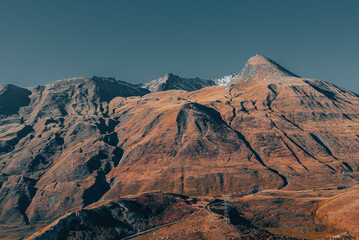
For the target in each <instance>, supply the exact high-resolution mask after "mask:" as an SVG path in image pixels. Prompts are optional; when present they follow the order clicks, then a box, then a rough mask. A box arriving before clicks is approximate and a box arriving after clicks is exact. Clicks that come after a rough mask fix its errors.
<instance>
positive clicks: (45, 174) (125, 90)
mask: <svg viewBox="0 0 359 240" xmlns="http://www.w3.org/2000/svg"><path fill="white" fill-rule="evenodd" d="M227 82H228V83H229V82H230V84H228V83H227ZM225 83H227V85H225ZM221 85H225V86H221ZM4 89H5V90H4ZM167 90H172V91H167ZM12 99H17V100H16V101H15V102H14V104H13V105H11V107H8V106H9V103H12V102H13V100H12ZM0 107H1V108H0V110H1V109H5V110H2V113H1V115H0V123H1V124H0V237H2V236H12V238H15V239H16V238H20V237H25V236H28V234H30V233H32V232H35V231H39V232H38V233H39V234H40V235H39V239H41V238H40V236H48V235H42V234H43V233H44V234H45V233H46V234H55V233H56V234H57V233H58V232H56V231H57V230H56V231H55V230H54V229H63V230H61V231H64V232H65V233H63V232H62V233H61V234H67V235H68V234H70V232H71V234H75V235H71V236H73V237H72V238H76V236H77V238H80V239H81V238H86V237H87V236H91V237H92V238H94V239H96V237H94V236H97V235H96V234H100V235H101V234H105V233H106V234H107V233H108V234H110V232H111V234H114V235H113V236H116V237H118V235H116V234H120V233H119V232H121V231H122V233H121V234H122V235H121V236H125V235H126V236H127V235H131V234H133V233H135V232H136V231H144V230H145V229H150V228H156V226H158V225H156V224H154V223H153V222H151V221H152V220H151V217H148V216H146V217H141V218H138V221H144V223H143V225H141V227H138V226H137V225H133V222H131V221H132V220H129V219H128V217H127V218H126V217H123V211H124V210H123V208H125V209H129V208H128V207H127V205H126V204H127V203H126V204H125V203H123V202H122V201H125V200H126V199H128V198H131V199H132V200H131V201H137V200H134V199H136V197H139V198H140V199H141V194H144V193H149V192H151V193H152V192H153V191H162V192H164V193H174V194H181V196H182V195H187V196H190V197H191V198H196V199H197V200H198V201H205V200H204V199H206V198H213V199H212V200H213V201H215V199H214V197H215V198H216V199H217V200H216V201H221V199H222V200H223V198H222V197H221V196H222V195H228V196H230V200H229V201H230V202H231V204H232V206H234V209H235V211H238V212H237V213H236V214H237V215H235V216H237V217H235V218H234V221H239V220H238V219H241V218H239V217H238V216H244V218H245V219H246V220H244V219H241V220H240V222H242V223H246V224H247V225H246V226H247V227H248V226H251V227H249V228H246V229H247V230H248V229H252V230H250V231H257V230H258V229H259V230H258V231H259V232H256V233H255V234H257V233H258V234H263V236H267V235H266V234H269V233H268V232H266V231H270V232H271V233H270V234H274V235H275V234H280V235H281V236H283V237H284V236H286V235H288V236H290V237H297V238H322V237H330V236H334V235H338V234H341V235H343V234H347V232H349V233H350V234H356V235H357V234H359V233H357V232H355V229H357V228H356V227H357V226H356V225H355V224H351V225H349V223H348V220H347V219H355V216H356V215H355V214H357V213H356V211H355V209H357V206H358V204H357V202H355V201H351V202H350V204H348V205H343V207H342V208H336V207H333V206H335V204H336V203H339V202H342V199H344V198H345V196H350V199H354V198H353V197H352V196H356V195H355V194H356V193H357V192H358V188H357V186H358V181H359V174H358V172H359V158H358V156H359V137H358V134H357V133H358V130H359V120H358V117H359V96H358V95H357V94H355V93H353V92H350V91H348V90H345V89H343V88H340V87H337V86H335V85H333V84H331V83H328V82H325V81H319V80H312V79H307V78H301V77H299V76H297V75H295V74H294V73H291V72H290V71H288V70H286V69H285V68H283V67H282V66H280V65H279V64H277V63H276V62H274V61H273V60H271V59H268V58H266V57H263V56H261V55H256V56H254V57H252V58H250V59H249V60H248V62H247V64H246V65H245V67H244V69H243V70H242V72H241V73H240V74H232V75H230V76H228V77H225V79H222V80H221V81H220V80H201V79H198V78H180V77H178V76H175V75H172V74H167V75H165V76H164V77H163V78H159V79H155V80H152V81H149V82H147V83H144V84H142V85H140V86H138V85H132V84H128V83H126V82H122V81H117V80H115V79H113V78H100V77H93V78H74V79H68V80H61V81H56V82H52V83H49V84H47V85H46V86H38V87H33V88H29V89H23V88H19V87H15V86H10V87H9V86H8V85H6V86H5V87H4V86H3V87H2V88H0ZM161 196H162V195H161ZM176 196H177V195H176ZM162 197H163V196H162ZM162 197H158V198H156V197H155V198H154V200H153V204H154V205H155V203H156V201H160V202H161V201H163V200H161V199H162ZM305 197H307V198H306V199H305V200H303V198H305ZM119 198H121V200H119ZM165 198H166V197H165ZM180 198H182V197H180ZM124 199H125V200H124ZM166 199H168V198H166ZM182 199H183V198H182ZM200 199H202V200H200ZM126 201H127V200H126ZM138 201H139V200H138ZM166 201H167V200H166ZM168 201H169V202H170V203H171V204H169V205H166V204H165V205H164V206H165V207H164V208H169V209H172V207H174V206H175V205H176V204H180V205H181V204H182V203H180V202H182V200H180V201H177V200H176V201H174V200H173V201H172V200H168ZM206 201H207V200H206ZM207 202H208V201H207ZM259 203H261V204H259ZM106 204H107V205H106ZM186 204H187V203H186ZM206 204H207V203H206ZM206 204H204V205H202V208H203V207H204V208H206V209H207V210H208V211H210V209H212V205H211V206H207V207H206ZM208 204H210V203H208ZM190 205H191V207H194V208H195V209H197V208H198V206H197V205H196V206H194V205H195V203H191V204H190ZM192 205H193V206H192ZM111 206H115V207H113V208H112V207H111ZM119 206H120V207H119ZM186 206H187V205H186ZM264 206H265V208H264ZM328 206H329V207H328ZM209 208H210V209H209ZM348 209H350V212H348V211H347V210H348ZM353 209H354V210H353ZM267 210H268V211H267ZM101 211H103V212H101ZM109 211H114V212H116V214H112V213H111V214H110V213H108V212H109ZM126 211H127V212H126V214H130V215H131V214H132V215H134V216H135V215H137V214H138V212H136V211H135V210H133V209H129V210H126ZM149 211H150V210H149ZM151 211H152V210H151ZM161 211H162V210H161ZM213 211H214V210H213ZM210 212H211V211H210ZM332 212H335V213H338V214H337V215H336V216H338V217H333V216H330V217H328V215H327V214H329V213H332ZM71 213H73V214H71ZM217 213H218V214H220V215H224V210H223V209H222V210H218V211H217ZM83 214H90V215H91V216H94V217H93V219H96V218H99V219H101V218H100V217H98V216H110V215H111V216H112V217H113V218H116V219H117V220H116V221H115V223H116V224H117V225H116V224H115V225H113V226H112V225H111V226H103V225H101V224H102V223H101V222H96V221H95V220H91V221H90V220H89V222H87V223H84V222H83V221H84V219H82V217H81V216H83ZM156 214H157V213H156ZM156 214H154V215H153V216H152V218H153V219H157V215H156ZM90 215H89V216H90ZM274 216H275V217H274ZM56 219H57V220H59V221H57V220H56ZM61 219H64V220H61ZM175 219H177V218H173V219H172V220H173V221H176V220H175ZM235 219H237V220H235ZM172 220H171V218H169V220H168V221H167V220H166V223H168V224H169V223H170V222H171V221H172ZM53 221H56V222H55V223H52V222H53ZM68 221H70V222H73V223H74V224H75V225H76V226H74V227H73V228H72V227H70V228H68V227H66V226H68V225H66V226H65V225H64V226H61V224H63V223H66V224H67V222H68ZM129 221H130V222H129ZM136 221H137V220H136ZM154 221H155V220H154ZM201 221H203V219H202V220H201V218H200V217H199V216H195V215H193V219H192V220H191V223H192V224H191V225H192V226H199V225H201V224H200V222H201ZM205 221H207V220H205ZM60 222H61V224H60V225H58V224H59V223H60ZM126 222H127V223H126ZM299 223H300V224H301V226H298V224H299ZM343 223H347V224H343ZM48 224H50V225H49V226H47V225H48ZM71 224H72V223H71ZM78 224H80V225H78ZM81 224H82V225H81ZM123 224H125V225H126V224H130V225H126V226H127V228H128V229H132V230H131V231H129V232H127V233H126V234H125V233H124V230H118V231H119V232H117V233H115V232H113V231H117V230H116V229H120V228H121V229H124V228H123ZM173 224H174V225H173V227H169V228H167V227H164V228H162V227H161V230H159V231H160V232H162V233H163V234H166V232H167V233H168V234H170V233H171V234H175V233H176V234H177V235H176V236H177V239H178V234H179V233H178V231H179V230H178V229H180V227H179V226H182V225H181V224H182V223H178V224H179V225H176V224H177V222H173ZM46 226H47V227H46ZM51 226H53V229H52V227H51ZM120 226H122V227H120ZM171 226H172V225H171ZM176 226H178V228H176ZM203 226H205V225H203ZM206 226H207V225H206ZM236 226H237V225H236ZM241 226H242V225H241ZM39 227H44V229H42V230H41V229H38V228H39ZM182 227H183V226H182ZM207 227H208V228H210V226H207ZM233 227H234V225H233V224H231V223H228V222H227V223H225V224H224V225H223V226H222V225H221V227H220V228H228V229H232V228H233ZM237 227H238V226H237ZM237 227H235V228H236V229H237ZM186 228H190V227H188V226H186ZM240 228H241V227H240ZM49 229H50V230H49ZM51 229H52V230H51ZM64 229H65V230H64ZM81 229H88V234H89V235H86V233H84V232H83V231H82V230H81ZM90 229H93V231H90ZM176 229H177V230H176ZM253 229H257V230H253ZM293 229H294V230H293ZM192 230H193V231H197V230H195V229H194V227H193V229H192ZM232 230H233V231H232ZM232 230H228V231H229V232H231V233H233V234H234V235H235V236H237V235H236V234H238V232H236V231H237V230H234V228H233V229H232ZM54 231H55V232H54ZM79 231H80V232H79ZM81 231H82V232H81ZM198 231H199V232H201V231H203V232H206V231H205V230H203V229H202V230H198ZM248 231H249V230H248ZM349 233H348V234H349ZM56 234H55V235H56ZM76 234H79V235H76ZM91 234H92V235H91ZM94 234H95V235H94ZM123 234H124V235H123ZM191 234H192V233H191ZM217 234H219V233H217ZM253 234H254V233H253ZM255 234H254V235H255ZM67 235H66V236H67ZM254 235H253V236H254ZM56 236H57V237H58V238H61V236H63V235H56ZM69 236H70V235H68V238H69V239H70V237H69ZM111 236H112V235H111ZM144 236H145V235H144ZM168 236H169V235H168ZM173 236H175V235H173ZM186 236H187V235H186ZM196 236H197V235H196ZM343 236H344V235H343ZM345 236H349V235H345ZM189 238H190V237H189ZM110 239H111V238H110ZM174 239H176V238H175V237H174ZM199 239H206V238H205V237H204V235H203V238H199ZM253 239H255V237H254V238H253ZM288 239H289V237H288Z"/></svg>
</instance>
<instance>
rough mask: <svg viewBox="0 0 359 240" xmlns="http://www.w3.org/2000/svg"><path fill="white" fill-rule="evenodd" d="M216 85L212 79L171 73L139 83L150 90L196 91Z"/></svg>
mask: <svg viewBox="0 0 359 240" xmlns="http://www.w3.org/2000/svg"><path fill="white" fill-rule="evenodd" d="M213 85H216V82H215V81H213V80H205V79H200V78H197V77H196V78H183V77H179V76H176V75H174V74H172V73H168V74H165V75H164V76H162V77H159V78H155V79H153V80H150V81H148V82H145V83H143V84H141V85H140V86H141V87H142V88H145V89H148V90H150V91H151V92H158V91H167V90H185V91H196V90H199V89H201V88H204V87H208V86H213Z"/></svg>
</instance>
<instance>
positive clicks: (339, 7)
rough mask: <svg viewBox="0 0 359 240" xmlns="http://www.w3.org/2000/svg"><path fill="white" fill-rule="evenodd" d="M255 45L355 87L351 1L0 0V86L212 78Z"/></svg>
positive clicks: (237, 67)
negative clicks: (168, 76)
mask: <svg viewBox="0 0 359 240" xmlns="http://www.w3.org/2000/svg"><path fill="white" fill-rule="evenodd" d="M256 53H260V54H262V55H264V56H267V57H269V58H271V59H273V60H275V61H277V62H278V63H280V64H281V65H282V66H284V67H286V68H288V69H289V70H290V71H292V72H294V73H296V74H298V75H300V76H303V77H307V78H315V79H321V80H327V81H329V82H332V83H335V84H337V85H339V86H342V87H345V88H347V89H349V90H352V91H355V92H358V93H359V81H358V80H359V79H358V73H357V72H358V69H359V60H358V56H359V1H357V0H353V1H350V0H345V1H339V0H338V1H330V0H310V1H304V0H300V1H294V0H293V1H289V0H284V1H280V0H271V1H269V0H263V1H259V0H248V1H240V0H233V1H230V0H221V1H220V0H217V1H215V0H181V1H180V0H178V1H175V0H142V1H140V0H127V1H122V0H116V1H115V0H113V1H111V0H101V1H100V0H97V1H94V0H61V1H49V0H43V1H42V0H41V1H40V0H23V1H19V0H0V84H4V83H12V84H16V85H19V86H23V87H29V86H35V85H43V84H46V83H48V82H51V81H54V80H58V79H65V78H71V77H77V76H93V75H97V76H113V77H116V78H118V79H121V80H124V81H128V82H131V83H139V82H144V81H147V80H150V79H152V78H155V77H158V76H161V75H163V74H165V73H167V72H172V73H175V74H178V75H180V76H186V77H190V76H198V77H203V78H218V77H221V76H223V75H226V74H229V73H231V72H240V71H241V70H242V68H243V67H244V64H245V62H246V61H247V60H248V58H250V57H251V56H253V55H255V54H256Z"/></svg>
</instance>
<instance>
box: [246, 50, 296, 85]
mask: <svg viewBox="0 0 359 240" xmlns="http://www.w3.org/2000/svg"><path fill="white" fill-rule="evenodd" d="M257 75H258V76H261V78H266V77H267V76H270V77H272V78H275V79H278V78H282V77H299V76H298V75H296V74H294V73H292V72H290V71H289V70H287V69H285V68H284V67H282V66H281V65H279V64H278V63H276V62H275V61H273V60H272V59H270V58H267V57H264V56H262V55H260V54H258V53H257V54H256V55H255V56H253V57H251V58H250V59H249V60H248V61H247V63H246V66H245V67H244V68H243V70H242V72H241V73H240V74H239V77H240V79H244V80H245V81H246V80H248V79H250V78H253V77H254V76H257Z"/></svg>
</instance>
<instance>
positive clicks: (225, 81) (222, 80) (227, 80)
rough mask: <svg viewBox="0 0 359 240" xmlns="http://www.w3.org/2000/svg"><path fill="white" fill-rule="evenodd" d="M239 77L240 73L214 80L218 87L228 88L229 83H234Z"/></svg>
mask: <svg viewBox="0 0 359 240" xmlns="http://www.w3.org/2000/svg"><path fill="white" fill-rule="evenodd" d="M238 76H239V73H231V74H229V75H226V76H224V77H221V78H218V79H213V81H214V82H215V83H216V85H219V86H226V85H228V83H230V82H232V81H233V80H234V79H236V78H237V77H238Z"/></svg>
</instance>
